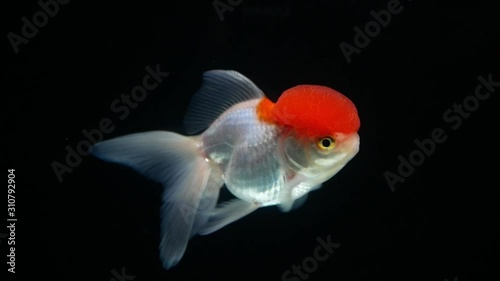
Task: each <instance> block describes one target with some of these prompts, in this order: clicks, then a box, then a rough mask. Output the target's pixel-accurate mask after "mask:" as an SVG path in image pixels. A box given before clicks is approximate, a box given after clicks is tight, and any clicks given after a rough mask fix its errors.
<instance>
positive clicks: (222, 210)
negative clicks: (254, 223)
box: [198, 199, 260, 235]
mask: <svg viewBox="0 0 500 281" xmlns="http://www.w3.org/2000/svg"><path fill="white" fill-rule="evenodd" d="M259 207H260V205H258V204H254V203H250V202H246V201H243V200H240V199H233V200H231V201H228V202H225V203H222V204H220V206H218V207H217V208H216V209H215V210H213V211H212V212H211V213H210V214H209V219H208V221H207V222H206V223H205V225H203V227H202V228H201V229H200V230H199V231H198V234H200V235H206V234H210V233H212V232H215V231H217V230H219V229H221V228H223V227H224V226H226V225H228V224H230V223H232V222H235V221H237V220H239V219H241V218H242V217H244V216H246V215H248V214H250V213H251V212H253V211H255V210H257V209H258V208H259Z"/></svg>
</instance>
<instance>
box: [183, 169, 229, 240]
mask: <svg viewBox="0 0 500 281" xmlns="http://www.w3.org/2000/svg"><path fill="white" fill-rule="evenodd" d="M223 185H224V180H223V179H222V177H221V175H220V173H215V171H214V172H212V173H210V178H209V179H208V184H207V187H206V188H205V191H204V192H203V195H202V196H201V199H200V204H199V205H198V210H197V212H196V217H195V220H194V223H193V228H192V229H191V236H195V235H196V234H197V233H198V231H199V230H200V228H201V227H202V226H203V225H205V224H206V223H207V221H208V219H209V214H210V213H212V212H213V210H214V209H215V206H216V205H217V200H218V199H219V193H220V189H221V187H222V186H223Z"/></svg>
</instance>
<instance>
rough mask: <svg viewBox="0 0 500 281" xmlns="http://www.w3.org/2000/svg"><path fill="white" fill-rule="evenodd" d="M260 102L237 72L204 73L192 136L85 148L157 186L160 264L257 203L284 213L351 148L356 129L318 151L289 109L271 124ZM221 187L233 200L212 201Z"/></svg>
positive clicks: (154, 136)
mask: <svg viewBox="0 0 500 281" xmlns="http://www.w3.org/2000/svg"><path fill="white" fill-rule="evenodd" d="M280 99H281V98H280ZM265 102H268V103H267V105H269V106H271V104H272V103H270V101H268V100H267V98H265V96H264V94H263V93H262V91H261V90H260V89H259V88H258V87H257V86H255V85H254V84H253V83H252V82H251V81H250V80H249V79H247V78H246V77H244V76H243V75H241V74H239V73H238V72H235V71H223V70H213V71H208V72H206V73H205V74H204V80H203V85H202V87H201V88H200V90H199V91H198V92H197V94H196V95H195V96H194V97H193V100H192V101H191V104H190V107H189V108H188V112H187V114H186V117H185V127H186V131H187V133H188V134H196V133H199V132H201V131H203V130H205V129H206V130H205V131H204V132H203V133H201V134H200V135H195V136H182V135H180V134H177V133H173V132H166V131H153V132H145V133H137V134H131V135H126V136H122V137H117V138H114V139H111V140H107V141H104V142H101V143H98V144H96V145H95V146H94V147H93V151H92V153H93V154H94V155H95V156H96V157H98V158H100V159H103V160H105V161H110V162H115V163H120V164H123V165H127V166H129V167H131V168H133V169H135V170H136V171H137V172H139V173H141V174H143V175H145V176H146V177H148V178H150V179H152V180H155V181H157V182H160V183H162V185H163V186H164V188H165V189H164V193H163V196H162V197H163V198H162V210H161V213H162V222H161V232H162V234H161V237H162V239H161V244H160V257H161V259H162V262H163V265H164V267H165V268H166V269H169V268H171V267H172V266H174V265H176V264H177V263H178V262H179V260H180V259H181V258H182V256H183V254H184V252H185V249H186V247H187V243H188V241H189V239H190V238H191V237H192V236H194V235H196V234H201V235H205V234H209V233H212V232H214V231H216V230H218V229H220V228H222V227H224V226H225V225H227V224H229V223H231V222H234V221H236V220H238V219H240V218H242V217H243V216H245V215H247V214H249V213H251V212H253V211H254V210H256V209H257V208H259V207H264V206H271V205H279V206H280V208H281V209H282V210H283V211H288V210H290V209H291V207H292V206H293V204H294V202H295V201H296V200H297V199H299V198H300V199H301V200H297V201H303V199H305V195H306V194H307V193H308V192H309V191H311V190H313V189H315V188H317V187H319V186H320V185H321V183H323V182H324V181H326V180H328V179H329V178H331V177H332V176H333V175H334V174H336V173H337V172H338V171H339V170H340V169H341V168H342V167H343V166H344V165H345V164H346V163H347V162H348V161H349V160H350V159H352V157H354V156H355V155H356V153H357V152H358V149H359V148H358V146H359V137H358V135H357V133H356V132H355V131H357V128H355V131H353V132H350V131H349V133H338V132H334V135H335V136H324V137H328V138H330V139H331V140H332V141H333V142H332V145H334V147H332V148H329V149H322V150H321V149H318V141H317V140H316V139H317V137H316V136H310V135H309V134H308V135H307V137H303V136H302V135H301V132H305V131H304V129H303V128H299V129H297V130H296V129H295V128H294V127H293V122H297V124H300V122H301V120H302V119H300V118H301V117H300V116H299V117H297V118H298V119H293V118H295V116H294V115H293V114H292V118H291V119H290V120H292V121H293V122H292V125H289V124H288V123H286V121H285V122H282V120H281V119H280V120H279V122H278V119H276V122H273V121H272V120H271V117H269V116H271V115H270V113H269V112H270V111H269V112H267V111H266V109H267V107H266V106H265V105H263V103H265ZM349 102H350V101H349ZM277 104H279V101H278V103H277ZM282 107H283V106H282ZM292 107H293V106H292V105H291V106H290V108H292ZM269 108H271V107H269ZM284 109H285V110H287V108H286V107H285V108H284ZM349 110H351V109H350V108H349ZM354 110H355V109H354ZM276 111H277V110H276ZM292 111H293V109H292ZM273 112H274V111H273ZM268 113H269V114H268ZM292 113H293V112H292ZM263 114H264V115H265V116H262V115H263ZM287 114H288V113H287ZM355 114H356V116H355V117H356V118H357V112H355ZM276 116H278V117H279V116H280V115H276ZM287 118H288V117H287ZM273 120H274V119H273ZM287 120H288V119H287ZM355 121H356V120H355ZM357 122H358V123H357V124H358V125H357V126H358V127H359V119H358V120H357ZM354 126H356V125H354ZM328 132H329V131H328ZM334 137H335V138H334ZM311 140H313V141H312V142H311ZM321 140H324V138H322V139H321ZM319 146H320V147H322V144H319ZM322 148H323V147H322ZM224 185H225V186H226V187H227V188H228V190H229V191H230V192H231V193H232V194H233V195H234V196H235V199H232V200H230V201H229V202H223V203H219V205H217V203H218V202H217V200H218V197H219V191H220V189H221V188H222V187H223V186H224Z"/></svg>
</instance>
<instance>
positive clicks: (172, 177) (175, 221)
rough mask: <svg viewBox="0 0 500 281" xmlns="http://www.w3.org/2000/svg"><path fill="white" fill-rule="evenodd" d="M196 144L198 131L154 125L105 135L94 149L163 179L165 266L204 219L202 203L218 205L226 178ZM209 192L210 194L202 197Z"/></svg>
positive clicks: (178, 256) (162, 254)
mask: <svg viewBox="0 0 500 281" xmlns="http://www.w3.org/2000/svg"><path fill="white" fill-rule="evenodd" d="M197 144H198V141H197V139H196V137H185V136H181V135H179V134H176V133H172V132H164V131H153V132H146V133H137V134H132V135H126V136H122V137H118V138H115V139H111V140H107V141H104V142H101V143H98V144H96V145H95V146H94V147H93V149H92V153H93V154H94V155H95V156H96V157H98V158H100V159H102V160H105V161H109V162H115V163H119V164H123V165H126V166H129V167H131V168H133V169H135V170H136V171H137V172H139V173H141V174H143V175H145V176H146V177H148V178H150V179H152V180H155V181H158V182H160V183H162V184H163V187H164V191H163V198H162V200H163V202H162V210H161V217H162V219H161V243H160V257H161V259H162V263H163V266H164V267H165V268H166V269H169V268H171V267H172V266H174V265H176V264H177V263H178V262H179V260H180V259H181V258H182V256H183V254H184V252H185V250H186V246H187V243H188V241H189V239H190V238H191V237H192V236H193V234H196V232H197V231H196V228H198V227H199V226H197V225H199V224H204V222H205V220H206V219H205V218H203V216H201V213H202V211H206V210H200V208H202V209H203V208H213V207H214V205H215V202H216V201H217V197H218V189H220V187H221V186H222V184H223V182H222V181H221V177H220V172H219V171H218V170H214V169H212V168H211V166H210V164H209V163H208V162H206V161H205V159H204V158H203V157H202V156H201V154H200V153H199V151H198V149H197ZM209 190H210V192H208V191H209ZM214 190H215V191H214ZM207 193H210V194H211V195H212V196H211V197H210V198H202V197H206V194H207ZM214 196H216V197H215V198H212V197H214ZM200 201H202V205H206V206H200ZM205 201H209V203H207V204H203V202H205ZM193 224H195V229H193Z"/></svg>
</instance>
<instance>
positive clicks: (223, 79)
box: [184, 70, 264, 135]
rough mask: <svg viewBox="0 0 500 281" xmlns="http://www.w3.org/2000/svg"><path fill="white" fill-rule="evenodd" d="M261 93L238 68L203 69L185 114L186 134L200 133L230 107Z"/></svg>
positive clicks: (262, 94) (261, 94)
mask: <svg viewBox="0 0 500 281" xmlns="http://www.w3.org/2000/svg"><path fill="white" fill-rule="evenodd" d="M263 96H264V93H263V92H262V91H261V90H260V89H259V88H258V87H257V86H256V85H255V84H254V83H253V82H252V81H250V79H248V78H246V77H245V76H243V75H242V74H240V73H239V72H237V71H234V70H210V71H206V72H205V73H203V82H202V85H201V88H200V89H199V90H198V91H197V92H196V94H195V95H194V96H193V98H192V99H191V102H190V104H189V106H188V109H187V112H186V116H185V117H184V127H185V129H186V133H187V134H190V135H191V134H196V133H199V132H201V131H203V130H205V129H206V128H208V126H210V124H212V122H213V121H214V120H215V119H217V117H219V116H220V115H221V114H222V113H223V112H224V111H226V110H227V109H228V108H230V107H231V106H233V105H235V104H237V103H240V102H243V101H247V100H251V99H258V98H262V97H263Z"/></svg>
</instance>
